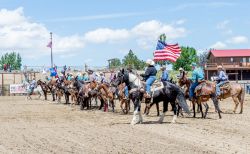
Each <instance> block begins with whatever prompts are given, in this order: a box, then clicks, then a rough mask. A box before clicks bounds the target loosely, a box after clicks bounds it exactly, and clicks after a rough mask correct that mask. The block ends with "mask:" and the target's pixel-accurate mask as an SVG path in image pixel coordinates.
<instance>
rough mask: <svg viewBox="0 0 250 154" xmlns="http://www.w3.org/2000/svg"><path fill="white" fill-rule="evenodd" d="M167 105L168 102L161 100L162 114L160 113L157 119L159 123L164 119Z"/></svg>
mask: <svg viewBox="0 0 250 154" xmlns="http://www.w3.org/2000/svg"><path fill="white" fill-rule="evenodd" d="M167 106H168V102H166V101H163V112H162V114H161V116H160V119H159V120H158V122H159V123H162V122H163V120H164V117H165V114H166V112H167V110H168V107H167Z"/></svg>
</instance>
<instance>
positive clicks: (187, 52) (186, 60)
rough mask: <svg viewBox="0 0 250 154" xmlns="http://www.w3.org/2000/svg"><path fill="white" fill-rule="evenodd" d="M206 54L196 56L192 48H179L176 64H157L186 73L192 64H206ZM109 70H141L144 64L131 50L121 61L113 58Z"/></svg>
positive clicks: (165, 62) (162, 62)
mask: <svg viewBox="0 0 250 154" xmlns="http://www.w3.org/2000/svg"><path fill="white" fill-rule="evenodd" d="M207 56H208V52H206V51H205V52H203V53H201V54H199V55H198V54H197V51H196V49H195V48H193V47H188V46H187V47H183V46H182V47H181V55H180V57H179V58H178V59H177V61H176V62H174V63H173V62H170V61H160V62H157V64H158V65H166V64H172V65H173V70H178V69H179V68H183V69H184V70H186V71H191V64H192V62H196V63H198V65H199V66H201V67H202V66H204V65H205V63H206V62H207ZM109 66H110V68H119V67H131V68H133V69H137V70H142V69H144V68H145V66H146V63H145V61H143V60H140V59H139V58H138V57H137V56H136V55H135V53H134V52H133V51H132V50H129V52H128V54H127V55H125V56H124V58H123V59H122V60H120V59H119V58H114V59H112V60H111V61H110V64H109Z"/></svg>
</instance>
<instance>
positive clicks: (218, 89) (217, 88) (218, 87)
mask: <svg viewBox="0 0 250 154" xmlns="http://www.w3.org/2000/svg"><path fill="white" fill-rule="evenodd" d="M224 83H225V81H221V82H220V83H218V84H216V95H217V96H219V95H220V86H221V85H223V84H224Z"/></svg>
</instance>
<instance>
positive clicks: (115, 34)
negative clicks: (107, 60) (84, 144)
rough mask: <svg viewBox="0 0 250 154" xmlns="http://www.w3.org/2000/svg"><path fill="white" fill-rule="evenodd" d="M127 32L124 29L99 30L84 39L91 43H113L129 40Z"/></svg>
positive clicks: (88, 34) (86, 35)
mask: <svg viewBox="0 0 250 154" xmlns="http://www.w3.org/2000/svg"><path fill="white" fill-rule="evenodd" d="M129 35H130V34H129V31H128V30H126V29H117V30H113V29H109V28H99V29H96V30H93V31H90V32H87V33H86V34H85V35H84V39H85V40H86V41H88V42H91V43H104V42H114V41H120V40H123V39H128V38H129Z"/></svg>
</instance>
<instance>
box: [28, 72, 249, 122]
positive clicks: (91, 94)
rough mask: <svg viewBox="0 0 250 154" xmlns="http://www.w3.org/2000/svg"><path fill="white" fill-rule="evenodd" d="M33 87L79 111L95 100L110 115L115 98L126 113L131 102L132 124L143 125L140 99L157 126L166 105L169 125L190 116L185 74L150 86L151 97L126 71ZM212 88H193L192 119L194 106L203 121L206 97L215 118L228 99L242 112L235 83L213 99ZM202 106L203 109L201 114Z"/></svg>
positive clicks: (241, 99) (241, 94) (240, 89)
mask: <svg viewBox="0 0 250 154" xmlns="http://www.w3.org/2000/svg"><path fill="white" fill-rule="evenodd" d="M37 85H38V86H37V88H36V89H35V90H34V92H37V93H39V94H40V96H42V95H43V96H44V98H45V100H47V99H48V98H47V95H48V93H51V95H52V100H53V101H56V100H57V101H58V102H61V98H62V97H63V96H64V97H65V104H71V106H73V107H75V106H76V105H80V109H81V110H84V109H92V106H93V104H92V102H96V103H95V106H97V100H99V101H100V102H101V103H100V106H99V107H98V108H99V110H101V109H103V110H104V112H107V111H108V110H109V108H110V109H111V111H112V112H114V111H115V99H118V100H119V101H120V108H121V110H122V112H123V113H124V114H128V113H129V111H130V101H132V102H133V106H134V113H133V119H132V121H131V124H132V125H134V124H138V123H142V122H143V118H142V114H141V102H142V101H143V100H144V102H145V103H146V107H145V109H144V114H148V113H149V111H150V108H151V107H152V106H153V105H154V104H156V108H157V115H158V116H160V118H159V122H160V123H161V122H163V120H164V117H165V113H166V112H167V111H168V104H169V103H170V104H171V106H172V111H173V113H174V116H173V120H172V122H173V123H175V122H176V119H177V117H178V115H179V114H181V115H183V113H186V114H188V115H190V110H189V106H188V104H187V98H188V89H189V87H190V85H191V80H189V79H188V78H187V76H186V74H183V75H182V76H181V77H180V78H179V81H178V85H177V84H175V83H171V82H167V81H166V82H163V83H162V84H159V86H156V85H153V86H152V88H151V89H152V98H147V97H144V94H145V91H144V87H145V82H143V81H142V80H141V78H140V76H139V75H138V74H135V73H132V72H128V71H126V70H121V71H119V72H118V73H117V77H116V79H115V80H113V81H111V82H110V83H100V82H97V81H89V82H83V81H80V80H78V78H77V77H75V78H72V80H70V81H68V80H66V79H65V78H64V79H61V80H59V79H57V80H51V81H49V82H43V81H42V80H38V81H37ZM126 85H127V86H128V87H129V99H127V98H126V97H125V94H124V88H125V86H126ZM215 85H216V84H215V83H214V82H209V81H204V82H203V83H200V85H199V86H198V87H197V88H196V90H195V95H196V97H195V99H193V100H192V106H193V117H196V111H195V105H196V104H197V105H198V108H199V109H200V111H201V115H202V118H206V116H207V112H208V109H209V106H208V104H207V101H208V100H209V99H210V98H211V99H212V101H213V103H214V106H215V109H216V112H217V113H218V116H219V118H222V116H221V110H220V107H219V102H218V99H225V98H228V97H232V98H233V100H234V102H235V108H234V112H236V109H237V107H238V104H239V103H240V105H241V110H240V113H242V112H243V102H244V94H245V91H244V88H243V87H242V86H241V85H240V84H237V83H227V84H226V85H229V86H227V88H225V87H221V88H222V89H221V90H222V92H223V95H221V96H220V97H217V96H216V95H215ZM183 86H185V87H186V88H184V89H183V88H181V87H183ZM30 95H31V93H28V97H29V98H30V99H31V97H30ZM70 97H71V101H70ZM160 102H163V111H162V113H161V114H160V112H159V103H160ZM202 105H204V106H205V108H206V110H205V113H203V110H202Z"/></svg>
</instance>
